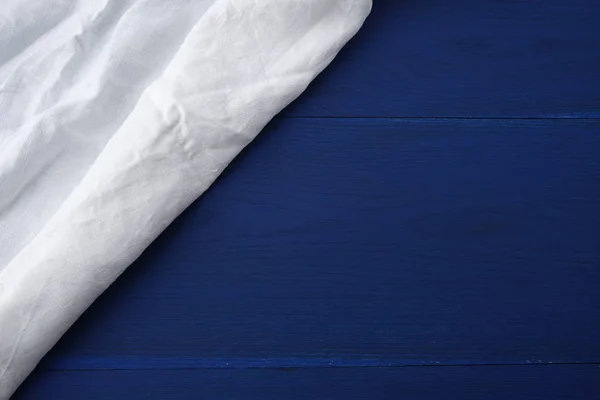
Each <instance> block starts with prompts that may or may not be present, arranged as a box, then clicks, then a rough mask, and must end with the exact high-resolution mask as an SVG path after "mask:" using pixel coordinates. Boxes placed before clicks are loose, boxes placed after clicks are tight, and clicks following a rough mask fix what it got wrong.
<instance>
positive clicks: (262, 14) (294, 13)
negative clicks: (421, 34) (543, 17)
mask: <svg viewBox="0 0 600 400" xmlns="http://www.w3.org/2000/svg"><path fill="white" fill-rule="evenodd" d="M370 9H371V1H370V0H253V1H251V0H217V1H216V2H213V3H212V4H211V5H210V8H208V10H207V11H206V12H204V13H203V14H202V16H201V18H200V19H199V20H198V21H197V22H196V23H195V24H194V25H193V27H192V28H191V30H190V31H189V33H188V34H187V35H186V37H185V40H184V41H183V43H181V44H180V45H179V47H178V48H177V50H176V52H174V56H173V57H172V59H171V61H170V62H169V63H168V65H167V66H166V68H165V69H164V71H163V72H162V73H161V74H160V76H157V77H156V79H154V80H153V81H152V82H151V83H150V84H149V85H147V86H146V88H145V89H144V90H143V91H142V92H141V95H140V96H139V99H138V100H137V101H136V102H135V105H134V107H133V108H132V109H131V112H130V113H129V114H128V115H127V116H126V117H125V119H124V120H123V122H122V123H121V124H120V125H118V126H116V127H115V129H114V133H112V134H111V135H110V137H109V138H108V140H107V141H106V143H105V145H102V147H101V151H100V152H99V155H98V156H97V158H95V159H94V160H93V162H92V163H91V164H90V166H89V168H87V169H86V171H85V173H84V174H83V175H82V176H81V178H80V179H79V180H78V181H77V183H76V184H75V185H74V187H73V189H72V190H71V191H70V192H69V193H68V194H67V195H66V196H65V198H64V200H63V201H62V202H61V203H60V205H59V206H58V208H57V209H56V211H55V212H54V213H53V214H52V215H51V216H50V217H49V218H48V219H47V221H46V222H45V223H44V224H43V225H42V226H41V228H40V230H39V231H38V232H37V234H36V235H35V236H34V237H32V238H31V240H29V241H28V242H27V243H26V244H25V245H24V246H23V247H22V248H20V249H19V251H18V252H16V254H15V255H14V257H11V258H10V260H9V261H8V263H7V264H6V265H5V266H4V267H3V268H1V269H0V399H7V398H9V397H10V395H11V394H12V393H13V391H14V390H15V389H16V387H17V386H18V385H19V384H20V383H21V382H22V380H23V379H24V378H25V377H26V376H27V375H28V374H29V372H30V371H31V370H32V369H33V368H34V367H35V365H36V364H37V363H38V362H39V360H40V359H41V357H43V355H44V354H45V353H46V352H47V351H48V350H49V349H50V348H51V347H52V346H53V345H54V343H56V341H57V340H58V339H59V338H60V337H61V336H62V335H63V334H64V332H65V331H66V330H67V329H68V327H69V326H70V325H71V324H72V323H73V322H74V321H75V320H76V319H77V318H78V317H79V315H81V313H82V312H83V311H85V309H86V308H87V307H88V306H89V305H90V304H91V303H92V302H93V301H94V300H95V299H96V298H97V296H99V295H100V294H101V293H102V292H103V291H104V290H105V289H106V288H107V287H108V286H109V285H110V284H111V283H112V282H113V281H114V280H115V279H116V278H117V277H118V276H119V275H120V274H121V273H122V272H123V271H124V269H125V268H127V266H129V265H130V264H131V263H132V262H133V261H134V260H135V259H136V258H137V257H138V256H139V255H140V254H141V252H142V251H143V250H144V249H145V248H146V247H147V246H148V245H149V244H150V243H151V242H152V241H153V240H154V239H155V238H156V237H157V236H158V234H159V233H160V232H162V231H163V230H164V229H165V228H166V227H167V226H168V225H169V224H170V223H171V222H172V221H173V219H175V218H176V217H177V216H178V215H179V214H180V213H181V212H182V211H183V210H184V209H185V208H186V207H187V206H188V205H189V204H190V203H191V202H193V201H194V200H195V199H196V198H197V197H198V196H200V195H201V194H202V193H203V192H204V191H205V190H206V189H207V188H208V187H209V186H210V184H211V183H212V182H213V181H214V180H215V179H216V178H217V176H218V175H219V174H220V173H221V172H222V171H223V169H224V168H225V167H226V166H227V165H228V163H229V162H230V161H231V160H232V159H233V158H234V157H235V156H236V155H237V154H238V153H239V151H241V150H242V149H243V148H244V147H245V146H246V145H247V144H248V143H249V142H250V141H251V140H252V139H254V137H255V136H256V135H257V134H258V133H259V132H260V130H261V129H262V128H263V127H264V126H265V124H266V123H267V122H268V121H269V120H270V119H271V118H272V117H273V116H274V115H275V114H277V113H278V112H279V111H281V109H282V108H283V107H285V106H286V105H287V104H288V103H290V102H291V101H292V100H294V99H295V98H296V97H297V96H298V95H299V94H300V93H301V92H302V91H303V90H304V89H305V88H306V87H307V85H308V84H309V83H310V81H311V80H312V79H314V77H315V76H316V75H317V74H318V73H320V72H321V71H322V70H323V69H324V68H325V67H326V66H327V65H328V64H329V63H330V62H331V60H332V59H333V58H334V56H335V55H336V54H337V52H338V51H339V50H340V49H341V47H342V46H343V45H344V44H345V43H346V41H347V40H349V39H350V38H351V37H352V36H353V35H354V34H355V33H356V32H357V31H358V29H359V28H360V26H361V25H362V23H363V21H364V19H365V18H366V16H367V15H368V13H369V11H370ZM145 28H146V29H151V27H150V26H148V27H145ZM88 112H89V111H88ZM95 112H98V110H96V111H95ZM1 118H4V117H0V119H1ZM56 124H58V126H59V127H60V121H58V122H56ZM0 144H1V140H0ZM0 155H1V153H0ZM17 171H18V169H17ZM1 190H2V189H1V188H0V193H1ZM1 218H2V217H1V214H0V223H1V222H2V220H1ZM1 234H2V233H1V231H0V235H1ZM0 267H1V266H0Z"/></svg>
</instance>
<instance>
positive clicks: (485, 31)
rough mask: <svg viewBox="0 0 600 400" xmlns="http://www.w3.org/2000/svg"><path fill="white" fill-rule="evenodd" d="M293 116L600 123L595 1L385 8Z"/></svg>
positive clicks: (383, 2) (440, 0)
mask: <svg viewBox="0 0 600 400" xmlns="http://www.w3.org/2000/svg"><path fill="white" fill-rule="evenodd" d="M374 3H375V4H374V9H373V14H372V15H371V17H370V19H369V20H368V22H367V23H366V25H365V27H364V30H363V31H362V32H360V33H359V35H358V36H357V37H356V38H355V40H354V41H353V42H352V43H351V44H349V46H348V48H347V49H345V50H344V51H343V52H342V54H341V55H340V57H339V58H338V59H337V60H336V61H335V62H334V65H333V66H332V67H331V68H330V69H329V70H328V71H327V72H325V74H324V75H323V76H322V77H321V78H320V79H318V80H317V81H316V82H315V83H314V84H313V86H312V87H311V88H310V89H309V90H308V92H307V93H306V94H305V95H304V96H303V97H302V98H301V99H300V100H299V101H298V102H297V103H296V104H295V105H294V107H292V108H291V109H290V110H289V111H288V112H287V114H288V115H295V116H383V117H398V116H403V117H422V116H430V117H431V116H433V117H448V116H451V117H455V116H465V117H478V116H479V117H480V116H485V117H532V116H536V117H540V116H543V117H598V116H600V91H599V90H598V89H599V88H600V72H599V71H600V51H599V49H600V25H598V23H597V21H599V20H600V6H599V4H598V2H596V1H593V0H532V1H531V0H530V1H496V0H461V1H459V2H456V1H447V0H427V1H399V0H377V1H375V2H374Z"/></svg>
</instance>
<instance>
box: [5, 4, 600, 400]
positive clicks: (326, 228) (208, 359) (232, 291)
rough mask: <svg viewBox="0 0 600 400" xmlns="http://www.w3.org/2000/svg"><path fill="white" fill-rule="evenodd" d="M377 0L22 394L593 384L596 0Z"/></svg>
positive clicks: (308, 393) (389, 394)
mask: <svg viewBox="0 0 600 400" xmlns="http://www.w3.org/2000/svg"><path fill="white" fill-rule="evenodd" d="M374 2H375V5H374V10H373V14H372V16H371V17H370V19H369V20H368V21H367V24H366V25H365V27H364V30H363V31H361V32H360V34H359V35H358V36H357V37H356V38H355V40H354V41H353V42H352V43H351V44H350V45H349V46H348V47H347V48H345V49H344V50H343V51H342V53H341V54H340V56H339V58H338V59H336V61H335V62H334V63H333V65H332V66H331V67H330V68H329V69H328V70H327V71H326V72H325V73H324V74H323V75H322V76H321V77H319V78H318V79H317V81H315V82H314V84H313V85H312V86H311V87H310V88H309V89H308V91H307V92H306V93H305V95H303V96H302V97H301V98H300V99H299V100H298V101H296V102H295V103H294V104H293V105H292V106H291V107H290V108H288V109H287V110H286V111H284V113H283V117H281V118H278V119H276V121H274V122H273V123H272V124H270V126H269V127H268V128H267V130H266V131H265V132H263V133H262V134H261V136H260V137H259V139H258V140H257V141H256V142H255V143H254V144H253V145H251V146H250V148H249V149H248V150H247V151H245V152H244V153H243V154H242V156H240V157H239V158H238V159H236V160H235V161H234V163H233V164H232V165H231V166H230V168H229V169H228V170H227V171H226V172H225V174H224V175H223V177H222V178H220V179H219V180H218V181H217V183H216V184H215V185H214V186H213V187H212V188H211V189H210V190H209V192H208V193H207V194H206V195H205V196H204V197H203V198H202V199H200V200H199V201H197V202H196V203H195V204H194V205H193V206H192V207H190V209H189V210H187V211H186V212H185V213H184V215H182V216H181V217H180V218H179V219H178V220H177V221H176V222H175V223H174V224H173V225H172V226H171V227H170V228H169V229H168V230H167V231H166V232H165V233H164V234H163V235H162V236H161V237H160V238H159V239H158V240H157V241H156V242H155V243H154V244H153V245H152V246H151V247H150V248H149V249H148V251H146V252H145V253H144V254H143V255H142V257H141V258H140V259H139V260H138V261H137V262H136V263H135V264H134V265H133V266H132V267H131V268H130V269H129V270H128V271H127V272H126V273H125V274H124V276H123V277H122V278H121V279H120V280H119V281H117V283H116V284H115V285H114V286H113V287H112V288H110V289H109V290H108V291H107V292H106V293H105V295H103V296H102V297H101V298H100V299H99V300H98V302H97V303H96V304H94V305H93V306H92V307H91V309H90V310H89V311H88V312H87V313H86V314H85V315H84V316H83V318H82V319H81V320H80V321H78V322H77V323H76V325H75V326H74V328H73V329H72V330H71V331H69V332H68V333H67V335H66V336H65V337H64V338H63V340H62V341H61V342H60V343H59V345H58V346H57V347H56V348H55V349H53V350H52V351H51V352H50V353H49V355H48V357H46V359H45V360H44V361H43V362H42V364H41V365H40V367H39V368H38V370H37V372H36V373H35V374H34V375H33V376H32V377H31V378H29V379H28V380H27V381H26V383H25V384H24V386H23V387H22V389H21V390H20V391H19V393H18V394H17V396H16V398H17V399H27V400H29V399H61V400H62V399H65V400H69V399H92V400H93V399H107V398H110V399H114V400H119V399H158V400H160V399H175V400H177V399H196V398H207V399H270V398H277V399H296V398H298V399H300V398H302V399H306V398H309V399H310V398H317V399H337V398H349V399H398V398H401V399H419V400H421V399H436V400H437V399H440V398H448V399H461V400H468V399H477V400H479V399H506V398H511V399H528V400H529V399H544V400H548V399H586V400H587V399H591V398H596V397H598V394H597V393H598V389H599V385H598V382H600V377H599V371H600V368H599V365H600V340H599V339H598V338H600V314H599V313H598V311H597V308H598V304H600V292H599V291H598V288H599V287H600V268H598V267H599V266H600V235H599V234H598V228H599V227H600V211H599V210H598V199H599V198H600V157H599V156H598V155H599V154H600V119H598V118H600V90H598V89H599V88H600V73H598V71H600V51H599V49H600V28H599V27H598V26H599V25H598V23H597V22H598V21H599V20H600V2H597V1H593V0H545V1H542V0H511V1H508V0H502V1H501V0H459V1H454V2H448V1H444V0H425V1H416V0H415V1H413V0H375V1H374ZM388 117H390V118H388ZM410 117H414V118H410ZM595 118H596V119H595ZM582 363H585V365H582Z"/></svg>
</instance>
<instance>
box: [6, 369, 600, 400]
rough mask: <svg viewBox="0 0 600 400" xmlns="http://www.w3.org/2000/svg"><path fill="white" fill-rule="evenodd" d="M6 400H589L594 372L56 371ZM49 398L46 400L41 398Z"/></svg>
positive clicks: (597, 373) (598, 377)
mask: <svg viewBox="0 0 600 400" xmlns="http://www.w3.org/2000/svg"><path fill="white" fill-rule="evenodd" d="M36 379H38V384H37V385H36V386H35V387H34V386H26V387H23V388H22V390H20V391H19V392H18V393H17V395H16V396H15V398H14V400H34V399H36V400H37V399H49V398H53V399H86V400H100V399H101V400H106V399H136V400H138V399H139V400H143V399H147V400H184V399H185V400H188V399H227V400H236V399H239V400H245V399H261V400H270V399H273V400H275V399H277V400H279V399H286V400H287V399H289V400H295V399H298V400H300V399H302V400H304V399H307V398H318V399H357V400H358V399H380V400H388V399H389V400H397V399H403V400H438V399H461V400H481V399H498V400H504V399H507V398H510V399H515V400H547V399H565V400H566V399H569V400H571V399H593V398H596V395H597V394H598V382H599V381H600V368H599V367H598V366H597V365H574V366H556V365H555V366H547V365H543V366H520V367H506V366H504V367H503V366H496V367H472V368H464V367H417V368H309V369H296V370H256V369H254V370H200V371H190V370H184V371H172V370H169V371H61V372H50V373H46V374H42V375H40V376H38V377H36ZM48 394H52V395H53V396H54V397H48Z"/></svg>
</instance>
